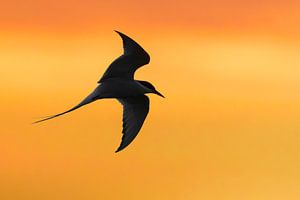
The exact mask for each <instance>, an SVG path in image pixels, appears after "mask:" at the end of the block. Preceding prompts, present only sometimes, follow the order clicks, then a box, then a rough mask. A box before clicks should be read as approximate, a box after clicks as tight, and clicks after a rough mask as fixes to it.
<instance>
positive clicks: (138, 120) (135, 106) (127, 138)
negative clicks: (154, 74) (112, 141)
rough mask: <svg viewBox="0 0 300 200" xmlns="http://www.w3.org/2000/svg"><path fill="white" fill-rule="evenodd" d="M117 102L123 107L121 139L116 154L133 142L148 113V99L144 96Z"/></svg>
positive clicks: (122, 99)
mask: <svg viewBox="0 0 300 200" xmlns="http://www.w3.org/2000/svg"><path fill="white" fill-rule="evenodd" d="M118 101H119V102H120V103H121V104H122V105H123V131H122V133H123V137H122V142H121V144H120V146H119V148H118V149H117V151H116V152H118V151H121V150H122V149H124V148H125V147H127V146H128V145H129V144H130V143H131V142H132V141H133V140H134V138H135V137H136V136H137V134H138V133H139V131H140V129H141V128H142V126H143V123H144V121H145V119H146V117H147V114H148V112H149V98H148V97H147V96H145V95H141V96H136V97H127V98H119V99H118Z"/></svg>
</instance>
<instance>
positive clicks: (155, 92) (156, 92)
mask: <svg viewBox="0 0 300 200" xmlns="http://www.w3.org/2000/svg"><path fill="white" fill-rule="evenodd" d="M154 94H157V95H158V96H161V97H162V98H165V96H164V95H162V94H161V93H160V92H158V91H156V90H155V91H154Z"/></svg>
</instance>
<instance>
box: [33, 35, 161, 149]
mask: <svg viewBox="0 0 300 200" xmlns="http://www.w3.org/2000/svg"><path fill="white" fill-rule="evenodd" d="M115 32H117V33H118V34H119V35H120V37H121V38H122V41H123V49H124V52H123V55H121V56H120V57H118V58H117V59H116V60H114V61H113V62H112V63H111V64H110V65H109V67H108V68H107V70H106V71H105V73H104V74H103V76H102V77H101V79H100V80H99V81H98V84H99V85H98V86H97V87H96V89H95V90H94V91H93V92H92V93H91V94H90V95H88V96H87V97H86V98H85V99H84V100H83V101H81V103H79V104H78V105H76V106H74V107H73V108H71V109H70V110H67V111H65V112H62V113H59V114H56V115H53V116H49V117H47V118H45V119H42V120H38V121H36V122H34V123H40V122H43V121H46V120H49V119H53V118H55V117H58V116H61V115H64V114H66V113H69V112H72V111H74V110H76V109H78V108H80V107H82V106H84V105H87V104H89V103H92V102H94V101H96V100H99V99H105V98H116V99H117V100H118V101H119V102H120V103H121V104H122V105H123V131H122V133H123V136H122V141H121V144H120V146H119V147H118V149H117V150H116V152H119V151H121V150H122V149H124V148H125V147H127V146H128V145H129V144H130V143H131V142H132V141H133V140H134V138H135V137H136V136H137V134H138V133H139V131H140V129H141V128H142V126H143V123H144V121H145V119H146V117H147V114H148V112H149V98H148V97H147V96H146V95H145V94H147V93H154V94H157V95H159V96H161V97H164V96H163V95H162V94H161V93H159V92H158V91H157V90H156V89H155V87H154V86H153V85H152V84H151V83H149V82H147V81H141V80H134V73H135V71H136V70H137V69H138V68H140V67H141V66H143V65H146V64H148V63H149V62H150V56H149V54H148V53H147V52H146V51H145V50H144V49H143V48H142V47H141V46H140V45H139V44H138V43H137V42H135V41H134V40H133V39H131V38H130V37H128V36H127V35H125V34H123V33H121V32H119V31H115Z"/></svg>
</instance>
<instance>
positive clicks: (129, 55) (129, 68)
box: [98, 31, 150, 83]
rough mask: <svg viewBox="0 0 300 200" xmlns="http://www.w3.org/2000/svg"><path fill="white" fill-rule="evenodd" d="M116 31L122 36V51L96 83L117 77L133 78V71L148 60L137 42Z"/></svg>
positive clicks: (148, 57) (147, 55) (146, 54)
mask: <svg viewBox="0 0 300 200" xmlns="http://www.w3.org/2000/svg"><path fill="white" fill-rule="evenodd" d="M116 32H117V33H118V34H119V35H120V36H121V38H122V41H123V48H124V53H123V55H121V56H120V57H119V58H117V59H116V60H114V61H113V62H112V63H111V64H110V65H109V67H108V68H107V70H106V71H105V73H104V74H103V76H102V78H101V79H100V80H99V81H98V83H101V82H103V81H104V80H106V79H109V78H117V77H119V78H127V79H133V77H134V72H135V71H136V70H137V69H138V68H139V67H141V66H143V65H146V64H148V63H149V62H150V56H149V54H148V53H147V52H146V51H145V50H144V49H143V48H142V47H141V46H140V45H139V44H138V43H137V42H135V41H134V40H133V39H131V38H130V37H128V36H126V35H125V34H123V33H121V32H118V31H116Z"/></svg>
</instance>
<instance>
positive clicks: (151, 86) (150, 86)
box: [138, 81, 165, 98]
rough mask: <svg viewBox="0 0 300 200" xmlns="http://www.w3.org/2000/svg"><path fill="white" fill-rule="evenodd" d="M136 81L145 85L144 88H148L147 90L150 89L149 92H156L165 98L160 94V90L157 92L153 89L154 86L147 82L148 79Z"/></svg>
mask: <svg viewBox="0 0 300 200" xmlns="http://www.w3.org/2000/svg"><path fill="white" fill-rule="evenodd" d="M138 82H139V83H140V84H142V85H143V86H144V87H146V88H148V89H149V90H151V93H154V94H157V95H158V96H161V97H163V98H165V97H164V95H162V94H161V93H160V92H158V91H157V90H156V89H155V87H154V86H153V85H152V84H151V83H149V82H148V81H138Z"/></svg>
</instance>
